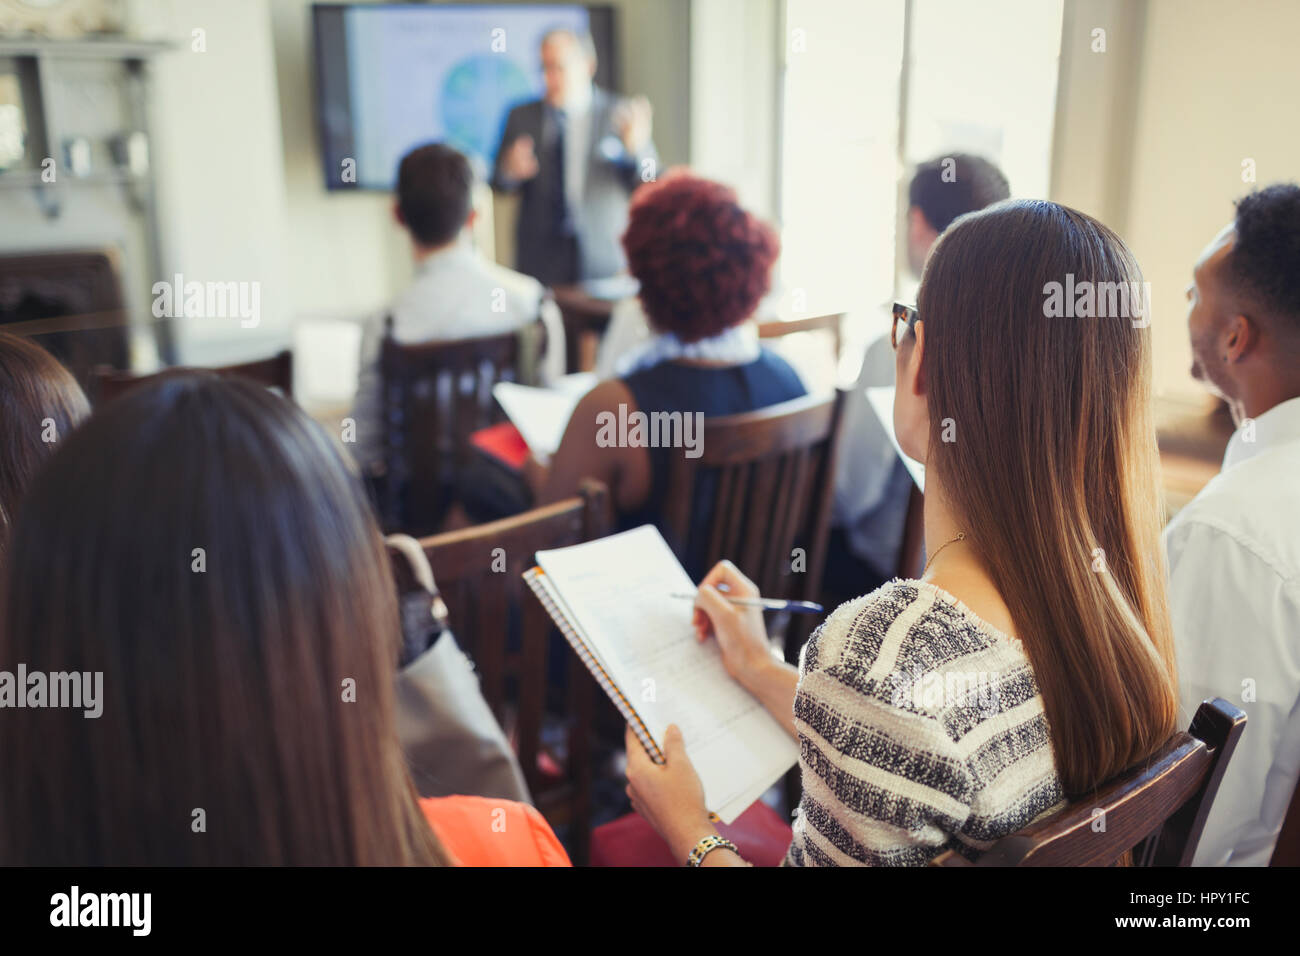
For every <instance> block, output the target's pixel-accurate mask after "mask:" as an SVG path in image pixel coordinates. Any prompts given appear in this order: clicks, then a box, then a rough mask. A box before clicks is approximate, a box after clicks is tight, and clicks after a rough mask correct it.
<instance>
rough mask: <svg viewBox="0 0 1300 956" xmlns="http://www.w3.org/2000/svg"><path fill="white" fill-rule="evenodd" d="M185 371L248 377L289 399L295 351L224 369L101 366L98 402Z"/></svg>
mask: <svg viewBox="0 0 1300 956" xmlns="http://www.w3.org/2000/svg"><path fill="white" fill-rule="evenodd" d="M184 371H207V372H216V373H217V374H218V375H222V376H233V377H236V378H246V379H248V380H250V381H253V382H257V383H259V384H261V385H265V386H266V387H267V388H278V389H279V390H280V391H281V392H283V393H284V395H285V397H286V398H293V352H292V351H290V350H289V349H285V350H284V351H282V352H277V353H276V354H275V355H272V356H271V357H270V358H264V359H258V360H257V361H255V362H242V363H240V364H238V365H224V366H221V367H220V368H209V369H197V368H191V367H188V366H175V367H173V368H168V369H163V370H162V371H161V372H152V373H150V374H148V375H136V374H133V373H131V372H124V371H121V370H120V369H114V368H108V367H106V366H100V367H98V368H96V369H95V371H94V386H93V389H94V391H93V394H94V395H95V401H96V404H102V403H104V402H109V401H112V400H113V399H115V398H117V396H119V395H122V394H124V393H126V392H129V391H131V389H133V388H135V387H137V386H139V385H143V384H144V383H145V382H152V381H154V380H155V379H158V378H161V377H163V376H166V375H175V374H176V373H178V372H184Z"/></svg>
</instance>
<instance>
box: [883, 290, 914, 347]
mask: <svg viewBox="0 0 1300 956" xmlns="http://www.w3.org/2000/svg"><path fill="white" fill-rule="evenodd" d="M893 313H894V324H893V325H891V326H890V327H889V343H890V344H891V345H892V346H893V347H894V350H895V351H897V350H898V323H899V322H906V323H907V327H908V328H909V329H911V328H912V327H913V326H914V325H916V323H918V322H920V321H921V315H920V313H919V312H917V311H916V309H914V308H913V307H912V306H910V305H903V304H902V303H901V302H895V303H894V309H893Z"/></svg>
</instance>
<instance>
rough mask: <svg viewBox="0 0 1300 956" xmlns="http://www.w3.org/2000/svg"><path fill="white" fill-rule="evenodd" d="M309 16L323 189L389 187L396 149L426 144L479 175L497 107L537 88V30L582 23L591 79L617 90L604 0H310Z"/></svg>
mask: <svg viewBox="0 0 1300 956" xmlns="http://www.w3.org/2000/svg"><path fill="white" fill-rule="evenodd" d="M312 24H313V34H314V40H315V51H316V110H317V119H318V126H319V129H320V139H321V159H322V163H323V166H324V172H325V184H326V186H327V188H329V189H331V190H355V189H375V190H390V189H392V187H393V183H394V181H395V179H396V175H397V164H398V162H399V161H400V160H401V158H402V156H403V155H404V154H405V153H406V152H407V151H408V150H410V149H411V148H412V147H414V146H418V145H420V144H421V143H428V142H435V141H441V142H445V143H448V144H449V145H452V146H455V147H456V148H458V149H460V150H461V151H463V152H464V153H466V154H467V155H468V156H469V157H470V160H471V162H472V163H473V164H474V166H475V168H476V169H477V170H478V171H479V173H480V174H482V175H486V174H487V172H488V171H490V170H491V168H492V163H493V161H494V160H495V158H496V153H497V148H498V146H499V145H500V141H501V132H502V130H503V129H504V127H505V119H506V114H507V112H509V110H510V108H511V107H512V106H515V105H517V104H519V103H522V102H525V101H527V100H532V99H537V98H538V97H539V96H540V95H541V92H542V68H541V55H540V51H539V44H540V41H541V38H542V36H543V35H544V34H545V33H546V32H547V31H548V30H552V29H556V28H559V27H567V28H569V29H571V30H575V31H583V30H585V31H587V32H589V33H590V34H591V37H592V40H593V41H594V42H595V45H596V57H597V67H596V82H597V83H598V84H600V85H601V86H603V87H605V88H607V89H615V90H616V89H618V86H617V83H616V79H617V77H616V73H615V68H616V66H617V64H616V63H615V62H614V11H613V9H612V8H611V7H608V6H585V5H579V4H510V5H508V6H507V5H499V6H497V5H486V4H468V3H467V4H423V3H421V4H409V3H407V4H376V3H331V4H326V3H318V4H314V5H313V7H312Z"/></svg>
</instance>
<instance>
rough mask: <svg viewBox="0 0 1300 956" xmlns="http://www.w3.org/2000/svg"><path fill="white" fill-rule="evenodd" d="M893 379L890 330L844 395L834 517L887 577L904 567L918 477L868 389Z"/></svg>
mask: <svg viewBox="0 0 1300 956" xmlns="http://www.w3.org/2000/svg"><path fill="white" fill-rule="evenodd" d="M893 384H894V347H893V345H891V344H890V341H889V335H888V334H886V335H883V336H881V337H880V338H878V339H876V340H875V341H874V342H872V343H871V344H870V345H869V346H867V351H866V355H865V357H864V358H863V360H862V371H861V372H860V373H859V374H858V380H857V381H856V382H855V383H854V385H853V388H852V389H850V390H849V393H848V394H847V395H845V396H844V410H843V412H842V415H843V421H842V422H841V423H840V435H841V438H840V450H839V455H838V457H837V458H836V460H835V500H834V503H833V508H832V517H831V523H832V524H834V525H835V526H836V527H843V528H844V532H845V535H846V537H847V538H848V544H849V548H850V550H852V552H853V553H854V555H856V556H857V557H859V558H861V559H862V560H863V561H866V562H867V563H868V564H870V565H871V566H872V567H873V568H874V569H875V570H876V572H877V573H878V574H880V575H881V576H882V577H884V578H886V579H888V578H892V577H893V576H894V572H895V570H896V569H897V567H898V557H899V550H900V547H901V545H902V543H903V531H904V526H905V525H906V524H907V504H908V501H909V499H910V498H911V496H912V484H913V482H912V477H911V475H909V474H908V471H907V466H905V465H904V464H903V460H902V459H901V458H899V457H898V452H896V451H895V450H894V445H893V442H891V441H890V440H889V433H888V432H886V431H885V426H884V425H883V424H882V423H881V421H880V416H879V415H877V414H876V411H875V409H874V408H872V407H871V403H870V402H869V401H868V400H867V389H868V388H870V387H873V386H880V385H891V386H892V385H893Z"/></svg>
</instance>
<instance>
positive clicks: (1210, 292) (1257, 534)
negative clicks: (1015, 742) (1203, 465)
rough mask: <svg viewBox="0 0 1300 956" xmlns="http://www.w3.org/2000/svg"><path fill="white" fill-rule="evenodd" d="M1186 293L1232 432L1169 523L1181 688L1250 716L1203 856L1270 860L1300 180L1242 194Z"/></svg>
mask: <svg viewBox="0 0 1300 956" xmlns="http://www.w3.org/2000/svg"><path fill="white" fill-rule="evenodd" d="M1187 298H1188V301H1189V302H1190V304H1191V308H1190V311H1189V312H1188V330H1189V333H1190V337H1191V343H1192V354H1193V364H1192V374H1193V375H1194V376H1195V377H1196V378H1197V379H1198V380H1199V381H1201V382H1202V383H1204V384H1205V385H1206V386H1207V387H1208V388H1209V389H1210V390H1211V391H1212V392H1214V393H1215V394H1217V395H1219V396H1221V397H1222V398H1224V399H1225V400H1226V401H1227V403H1228V406H1229V408H1230V409H1231V411H1232V416H1233V421H1234V422H1236V424H1237V430H1236V431H1235V432H1234V433H1233V435H1232V438H1231V439H1230V440H1229V442H1228V449H1227V452H1226V453H1225V455H1224V458H1223V469H1222V471H1221V472H1220V473H1219V474H1218V475H1217V476H1216V477H1215V478H1214V479H1213V480H1212V481H1211V482H1210V483H1209V484H1208V485H1206V486H1205V488H1204V489H1203V490H1202V491H1201V493H1200V494H1198V495H1197V496H1196V497H1195V498H1194V499H1193V500H1192V501H1191V503H1190V504H1188V505H1187V506H1186V507H1185V508H1183V510H1182V511H1180V512H1179V513H1178V514H1177V516H1176V517H1175V518H1174V519H1173V521H1171V522H1170V523H1169V527H1168V528H1167V529H1165V546H1166V549H1167V551H1168V554H1169V570H1170V605H1171V609H1172V613H1173V626H1174V638H1175V641H1176V646H1177V654H1178V670H1179V684H1180V696H1181V699H1182V707H1183V708H1184V711H1185V714H1184V716H1185V717H1186V718H1187V719H1190V717H1191V715H1192V714H1193V713H1195V711H1196V708H1197V706H1198V705H1199V704H1200V702H1201V701H1202V700H1204V699H1205V698H1208V697H1223V698H1224V699H1226V700H1229V701H1231V702H1232V703H1234V704H1236V705H1237V706H1239V707H1241V709H1242V710H1244V711H1245V712H1246V717H1247V723H1246V730H1245V733H1243V734H1242V737H1241V740H1240V742H1239V743H1238V744H1237V749H1236V752H1235V753H1234V754H1233V756H1232V759H1231V761H1230V763H1229V764H1228V769H1227V772H1226V774H1225V775H1224V777H1223V782H1222V784H1221V785H1220V788H1219V793H1218V796H1217V798H1216V799H1215V802H1214V806H1213V808H1212V809H1211V811H1210V815H1209V818H1208V820H1207V822H1206V826H1205V831H1204V833H1203V835H1202V837H1201V843H1200V847H1199V849H1198V850H1197V853H1196V859H1195V862H1196V864H1197V865H1224V864H1230V865H1245V866H1265V865H1267V864H1268V861H1269V858H1270V856H1271V855H1272V852H1273V846H1274V844H1275V843H1276V841H1277V837H1278V831H1279V830H1280V829H1281V826H1282V821H1283V819H1284V818H1285V815H1286V810H1287V806H1288V805H1289V804H1290V802H1291V795H1292V793H1293V792H1294V791H1295V787H1296V780H1297V776H1300V187H1297V186H1294V185H1275V186H1270V187H1268V188H1267V189H1264V190H1261V191H1259V192H1256V193H1253V194H1251V195H1249V196H1247V197H1246V198H1245V199H1243V200H1241V201H1240V202H1239V203H1238V204H1237V215H1236V220H1235V221H1234V222H1233V223H1232V224H1230V225H1228V226H1227V227H1225V228H1224V229H1223V230H1222V231H1221V232H1220V233H1219V234H1218V236H1216V237H1215V238H1214V240H1213V241H1212V242H1211V243H1210V244H1209V245H1208V246H1207V247H1206V248H1205V251H1204V252H1202V254H1201V257H1200V258H1199V259H1198V260H1197V262H1196V266H1195V269H1194V270H1193V273H1192V283H1191V285H1189V286H1188V289H1187Z"/></svg>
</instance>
